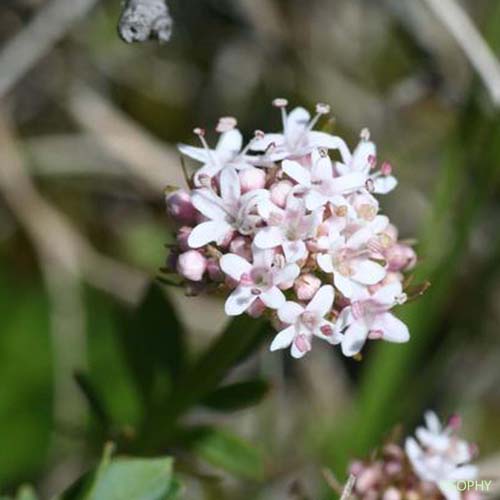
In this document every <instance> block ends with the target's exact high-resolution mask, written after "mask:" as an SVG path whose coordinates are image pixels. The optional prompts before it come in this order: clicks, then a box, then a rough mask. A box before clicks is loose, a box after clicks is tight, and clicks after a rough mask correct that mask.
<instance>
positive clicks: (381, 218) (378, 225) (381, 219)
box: [367, 215, 390, 234]
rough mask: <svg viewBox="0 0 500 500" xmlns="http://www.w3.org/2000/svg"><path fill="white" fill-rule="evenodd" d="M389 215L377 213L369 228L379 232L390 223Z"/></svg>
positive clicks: (375, 232)
mask: <svg viewBox="0 0 500 500" xmlns="http://www.w3.org/2000/svg"><path fill="white" fill-rule="evenodd" d="M389 222H390V221H389V217H387V215H377V216H376V217H375V218H374V219H373V220H372V221H371V222H370V223H369V224H368V226H367V227H368V228H369V229H370V231H371V232H372V233H373V234H379V233H381V232H382V231H384V230H385V229H387V226H388V225H389Z"/></svg>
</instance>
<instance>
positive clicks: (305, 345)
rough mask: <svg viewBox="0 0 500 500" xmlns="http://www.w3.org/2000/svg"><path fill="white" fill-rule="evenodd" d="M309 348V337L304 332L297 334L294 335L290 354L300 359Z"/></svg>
mask: <svg viewBox="0 0 500 500" xmlns="http://www.w3.org/2000/svg"><path fill="white" fill-rule="evenodd" d="M310 350H311V339H310V338H308V337H306V336H305V335H304V334H299V335H297V336H296V337H295V339H294V341H293V344H292V349H291V354H292V356H293V357H294V358H295V359H300V358H302V356H304V355H305V354H307V353H308V352H309V351H310Z"/></svg>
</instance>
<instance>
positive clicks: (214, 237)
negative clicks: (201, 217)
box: [188, 221, 231, 248]
mask: <svg viewBox="0 0 500 500" xmlns="http://www.w3.org/2000/svg"><path fill="white" fill-rule="evenodd" d="M229 231H231V226H230V225H229V224H227V223H226V222H224V221H207V222H202V223H201V224H198V225H197V226H196V227H194V228H193V230H192V231H191V233H190V234H189V237H188V245H189V247H190V248H200V247H202V246H204V245H206V244H207V243H210V242H211V241H217V242H218V241H220V240H221V239H222V238H224V236H225V235H226V234H227V233H228V232H229Z"/></svg>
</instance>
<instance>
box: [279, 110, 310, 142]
mask: <svg viewBox="0 0 500 500" xmlns="http://www.w3.org/2000/svg"><path fill="white" fill-rule="evenodd" d="M310 119H311V115H310V114H309V112H308V111H307V110H306V109H304V108H300V107H298V108H295V109H294V110H292V111H291V112H290V113H289V114H288V117H287V120H286V125H285V127H286V129H285V136H286V140H287V142H288V144H294V143H296V142H297V139H298V138H299V136H300V135H301V134H303V133H304V130H305V129H306V127H307V124H308V123H309V120H310Z"/></svg>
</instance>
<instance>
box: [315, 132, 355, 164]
mask: <svg viewBox="0 0 500 500" xmlns="http://www.w3.org/2000/svg"><path fill="white" fill-rule="evenodd" d="M308 136H309V145H310V146H314V147H318V148H326V149H338V150H339V151H340V155H341V156H342V161H343V162H344V163H348V162H350V161H351V152H350V151H349V148H348V147H347V145H346V143H345V142H344V140H343V139H341V138H340V137H337V136H335V135H330V134H327V133H326V132H318V131H317V130H313V131H312V132H309V134H308Z"/></svg>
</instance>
